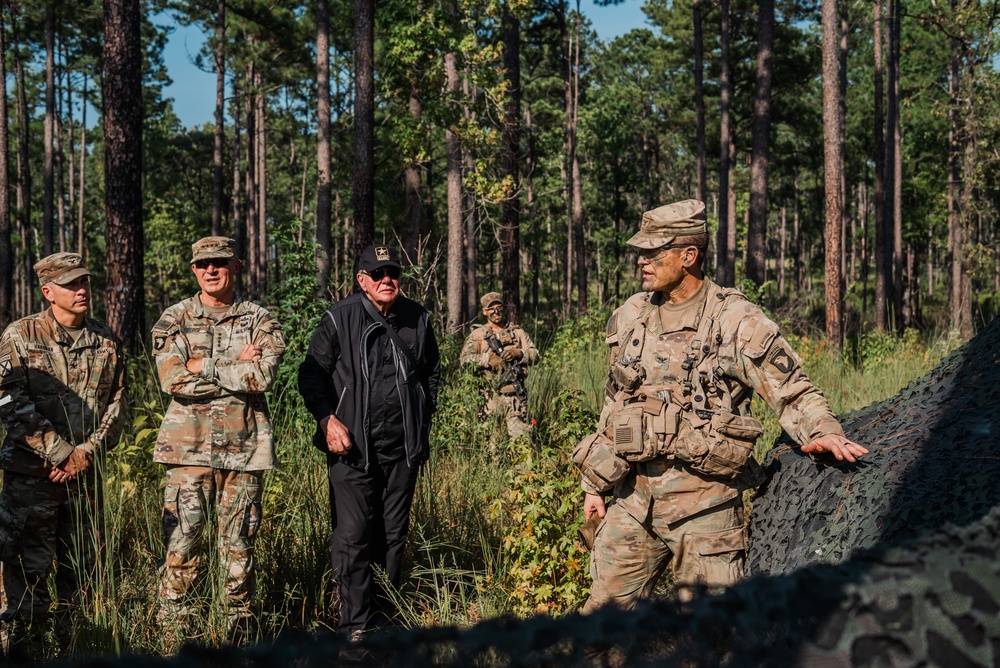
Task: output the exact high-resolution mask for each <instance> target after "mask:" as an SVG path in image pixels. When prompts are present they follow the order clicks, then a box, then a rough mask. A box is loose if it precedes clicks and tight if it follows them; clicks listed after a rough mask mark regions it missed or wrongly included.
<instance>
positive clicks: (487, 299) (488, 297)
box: [479, 292, 503, 308]
mask: <svg viewBox="0 0 1000 668" xmlns="http://www.w3.org/2000/svg"><path fill="white" fill-rule="evenodd" d="M496 302H500V303H501V304H502V303H503V298H502V297H501V296H500V293H499V292H487V293H486V294H485V295H483V298H482V299H480V300H479V303H480V304H482V305H483V308H489V307H490V306H492V305H493V304H495V303H496Z"/></svg>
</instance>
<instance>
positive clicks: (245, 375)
mask: <svg viewBox="0 0 1000 668" xmlns="http://www.w3.org/2000/svg"><path fill="white" fill-rule="evenodd" d="M260 314H261V318H260V320H259V321H258V322H257V324H256V326H255V327H254V332H253V338H252V339H251V341H252V343H253V344H255V345H258V346H260V347H261V358H260V359H259V360H234V359H214V360H213V359H212V358H205V362H203V363H202V371H201V375H202V376H204V377H206V378H208V380H209V381H210V382H212V383H214V384H216V385H218V386H219V387H221V388H223V389H224V390H225V391H226V393H227V394H261V393H263V392H266V391H267V390H269V389H270V388H271V385H272V384H273V383H274V379H275V377H276V376H277V375H278V366H279V365H280V364H281V356H282V354H283V353H284V352H285V338H284V335H283V334H282V332H281V325H280V324H278V321H277V320H275V319H274V318H273V317H271V314H270V313H268V312H267V311H265V310H264V309H261V310H260ZM209 360H211V362H209Z"/></svg>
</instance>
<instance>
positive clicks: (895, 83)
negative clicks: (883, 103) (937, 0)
mask: <svg viewBox="0 0 1000 668" xmlns="http://www.w3.org/2000/svg"><path fill="white" fill-rule="evenodd" d="M892 4H893V14H892V31H891V33H890V40H891V48H892V97H893V100H894V101H895V103H894V105H893V111H892V112H891V113H890V114H889V120H890V122H891V123H892V136H893V141H892V170H893V179H892V264H893V272H892V283H893V290H892V299H893V313H894V314H895V316H896V327H897V329H899V330H902V328H904V327H907V326H908V325H909V323H908V322H907V321H906V318H905V315H904V313H903V292H904V285H903V261H904V260H903V147H902V144H903V135H902V125H901V120H900V97H899V75H900V70H899V49H900V35H901V30H902V14H903V8H902V0H892Z"/></svg>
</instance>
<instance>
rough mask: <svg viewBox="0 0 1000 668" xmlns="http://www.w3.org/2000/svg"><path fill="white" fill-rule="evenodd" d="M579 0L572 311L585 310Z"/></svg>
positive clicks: (572, 150) (580, 312)
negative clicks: (580, 131)
mask: <svg viewBox="0 0 1000 668" xmlns="http://www.w3.org/2000/svg"><path fill="white" fill-rule="evenodd" d="M581 19H582V15H581V14H580V0H576V23H575V26H574V40H573V42H574V49H573V77H572V82H573V116H572V123H571V128H572V134H571V137H572V142H571V146H570V170H571V171H570V173H571V174H572V183H573V188H572V196H573V254H574V258H573V264H574V266H575V267H576V312H577V314H578V315H583V314H585V313H586V312H587V287H588V286H587V247H586V241H585V239H586V237H585V234H584V225H585V223H586V221H585V220H584V214H583V179H582V178H581V177H580V156H579V151H578V150H577V149H578V145H579V141H578V138H579V132H578V126H579V110H580V21H581Z"/></svg>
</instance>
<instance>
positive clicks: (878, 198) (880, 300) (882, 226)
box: [872, 0, 892, 332]
mask: <svg viewBox="0 0 1000 668" xmlns="http://www.w3.org/2000/svg"><path fill="white" fill-rule="evenodd" d="M872 11H873V17H874V20H873V21H872V25H873V28H874V34H873V36H872V45H873V47H874V51H875V53H874V55H875V71H874V77H875V123H874V132H875V137H874V150H875V327H876V328H878V330H879V331H883V332H884V331H886V330H887V329H888V328H889V309H888V305H889V298H890V291H891V289H892V276H891V274H890V271H891V267H892V263H891V259H892V258H891V255H890V254H889V252H888V248H889V237H888V235H887V234H886V231H887V230H888V224H887V220H886V214H887V210H886V206H885V188H886V177H887V174H886V170H885V162H886V161H885V156H886V147H885V133H884V128H885V118H884V115H883V109H882V100H883V99H884V96H885V91H884V90H883V83H882V71H883V64H882V44H883V41H882V0H876V1H875V5H874V7H873V10H872Z"/></svg>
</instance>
